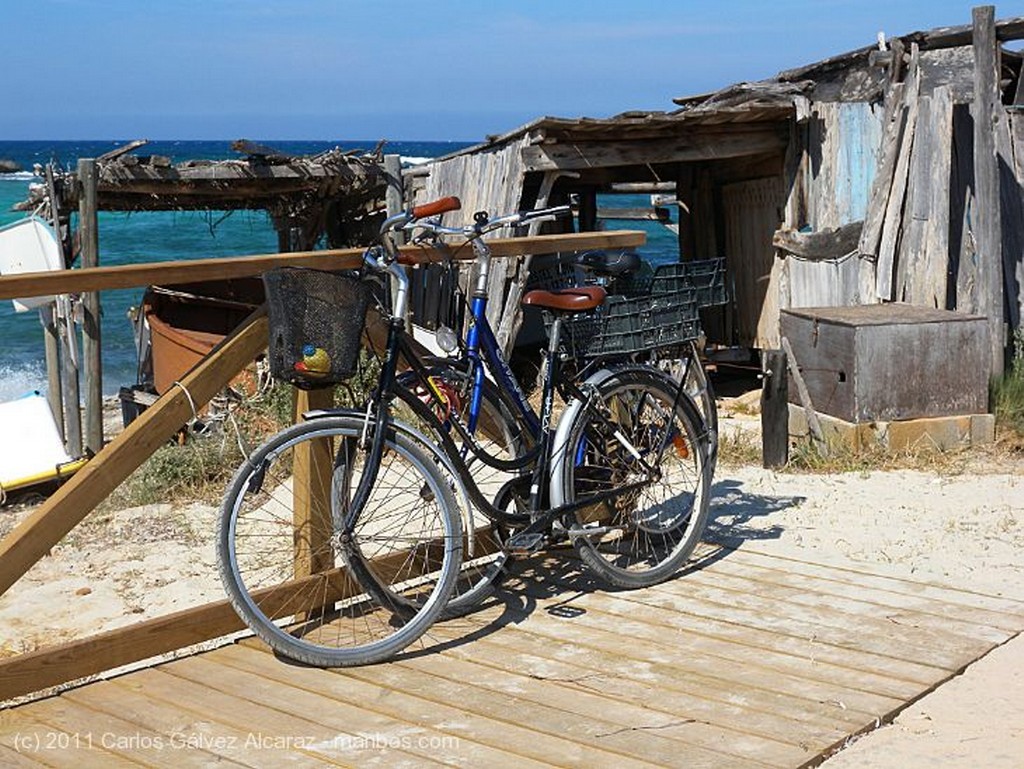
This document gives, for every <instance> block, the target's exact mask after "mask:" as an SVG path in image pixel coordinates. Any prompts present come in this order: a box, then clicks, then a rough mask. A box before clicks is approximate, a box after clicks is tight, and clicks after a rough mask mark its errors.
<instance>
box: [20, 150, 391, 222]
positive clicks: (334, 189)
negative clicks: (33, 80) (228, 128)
mask: <svg viewBox="0 0 1024 769" xmlns="http://www.w3.org/2000/svg"><path fill="white" fill-rule="evenodd" d="M145 144H146V142H145V141H144V140H140V141H136V142H131V143H130V144H127V145H125V146H124V147H119V148H118V149H116V150H114V151H113V152H109V153H107V154H106V155H103V156H101V157H99V158H97V159H96V166H97V175H98V181H97V208H98V209H99V210H103V211H167V210H211V209H212V210H222V211H230V210H236V209H267V210H270V211H272V212H275V211H278V210H284V209H287V208H289V207H295V206H299V207H302V206H305V205H308V204H309V203H313V202H320V203H325V202H327V201H329V200H332V199H335V198H345V199H348V200H352V199H362V198H371V197H374V196H377V195H378V194H380V193H381V190H382V189H383V187H384V185H385V183H386V181H385V176H384V172H383V169H382V168H381V165H380V159H381V158H380V157H379V154H377V153H375V154H369V155H368V154H354V153H351V152H344V151H342V150H341V149H338V148H335V149H332V150H328V151H326V152H322V153H320V154H317V155H312V156H290V155H283V154H281V153H280V152H278V151H276V150H273V149H270V148H267V147H262V146H260V145H256V144H252V143H251V142H246V141H237V142H234V143H233V144H232V148H233V149H235V150H236V151H237V152H239V153H241V154H243V157H241V158H238V159H232V160H186V161H183V162H181V163H177V164H172V163H171V161H170V159H169V158H166V157H162V156H159V155H151V156H145V155H137V154H135V152H134V151H135V150H137V149H139V148H141V147H143V146H144V145H145ZM75 178H76V175H75V173H74V172H60V171H57V172H56V178H55V181H56V183H57V186H58V187H59V189H60V197H61V204H62V207H63V208H65V209H67V208H75V207H77V205H78V195H79V194H80V185H78V184H76V183H74V182H75ZM46 196H47V190H46V187H45V185H36V186H34V187H33V188H32V190H31V191H30V197H29V199H28V200H27V201H25V202H24V203H22V204H20V205H19V208H22V209H26V210H31V209H34V208H35V207H36V206H38V205H39V204H40V203H41V202H43V201H44V200H45V199H46Z"/></svg>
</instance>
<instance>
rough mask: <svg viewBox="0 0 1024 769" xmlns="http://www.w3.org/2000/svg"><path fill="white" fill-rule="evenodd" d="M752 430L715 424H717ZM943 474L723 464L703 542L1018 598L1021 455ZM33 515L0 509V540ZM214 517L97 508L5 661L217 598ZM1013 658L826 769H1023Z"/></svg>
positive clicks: (16, 628)
mask: <svg viewBox="0 0 1024 769" xmlns="http://www.w3.org/2000/svg"><path fill="white" fill-rule="evenodd" d="M751 424H755V425H756V419H755V420H754V421H753V423H751V422H750V421H749V419H748V421H747V422H744V420H743V418H742V417H739V416H735V417H732V416H728V413H727V415H726V416H725V418H724V419H723V426H724V427H725V428H726V429H737V426H739V428H744V427H750V425H751ZM943 468H944V470H943V472H942V473H938V472H935V471H927V470H924V471H922V470H898V471H872V472H867V473H841V474H833V475H808V474H797V473H790V472H774V471H769V470H763V469H761V468H759V467H750V466H744V467H738V466H722V467H721V468H720V469H719V472H718V474H717V477H716V482H715V487H714V491H715V495H714V498H713V502H712V511H711V523H710V526H709V536H710V537H712V538H728V539H735V538H740V539H745V540H750V539H757V540H759V541H761V542H762V543H770V545H771V549H772V552H780V553H793V554H796V555H799V556H801V557H804V558H806V559H807V560H816V561H819V562H831V561H837V562H844V563H850V562H852V563H855V564H863V565H869V566H870V567H871V568H872V569H875V570H880V571H884V572H886V573H891V574H894V575H899V576H905V577H909V578H914V579H919V580H922V581H930V582H936V583H940V584H944V585H952V586H955V587H960V588H965V589H969V590H973V591H978V592H983V593H989V594H992V595H998V596H1008V597H1013V598H1018V599H1021V600H1024V557H1022V556H1021V553H1022V550H1024V459H1017V460H1014V459H1013V458H1012V457H1006V456H1002V457H998V456H997V455H988V454H974V455H970V456H968V457H967V458H966V459H965V460H964V464H963V467H962V468H959V469H958V470H955V471H954V472H953V473H952V474H951V472H950V469H949V463H943ZM32 509H33V508H32V507H31V506H27V507H22V508H14V509H11V508H2V509H0V534H3V533H6V532H7V531H9V530H10V529H11V528H13V526H14V525H15V524H16V523H17V522H18V521H19V520H21V519H22V518H24V517H26V516H27V515H29V514H30V513H31V510H32ZM216 515H217V511H216V509H215V508H214V507H212V506H209V505H201V504H191V505H187V506H181V507H174V506H171V505H168V504H162V505H151V506H147V507H142V508H132V509H128V510H121V511H118V512H116V513H93V514H92V515H90V516H89V517H88V518H87V519H86V521H85V522H84V523H83V524H82V525H81V526H79V527H78V528H77V529H75V530H74V531H73V532H72V533H71V534H70V535H69V537H67V538H66V539H65V541H64V542H62V543H61V544H59V545H58V546H56V547H55V548H54V549H53V550H52V551H51V553H50V554H49V555H48V556H47V557H45V558H43V559H42V560H41V561H40V562H39V563H38V564H36V565H35V566H34V567H33V568H32V569H31V570H30V571H29V572H28V573H27V574H26V575H25V576H24V577H23V578H22V579H21V580H19V581H18V582H17V583H15V585H14V586H13V587H12V588H11V589H10V590H9V591H8V592H7V593H6V594H4V595H3V596H0V656H11V655H14V654H18V653H21V652H25V651H31V650H34V649H36V648H39V647H41V646H44V645H47V644H50V643H54V642H58V641H62V640H70V639H73V638H81V637H85V636H87V635H91V634H94V633H97V632H100V631H103V630H109V629H112V628H115V627H118V626H121V625H125V624H130V623H133V622H137V621H139V620H141V619H147V618H153V617H158V616H161V615H164V614H167V613H170V612H173V611H177V610H180V609H184V608H187V607H189V606H193V605H196V604H198V603H202V602H206V601H211V600H219V599H221V598H223V591H222V588H221V585H220V581H219V578H218V576H217V570H216V563H215V557H214V550H213V538H214V530H215V521H216ZM1022 660H1024V639H1021V638H1020V637H1018V638H1015V639H1013V640H1011V641H1010V642H1009V643H1007V644H1006V645H1004V646H1002V647H1000V648H998V649H996V650H995V651H993V652H991V653H990V654H989V655H987V656H986V657H985V658H983V659H982V660H980V661H978V662H976V663H975V664H973V665H972V666H970V667H969V668H968V669H967V670H966V671H965V672H964V674H963V675H961V676H959V677H957V678H955V679H953V680H952V681H950V682H948V683H946V684H944V685H943V686H941V687H939V688H938V689H937V690H936V691H935V692H933V693H932V694H931V695H929V696H927V697H925V698H923V699H921V700H919V701H917V702H915V703H912V704H911V705H909V706H908V707H907V708H906V709H905V710H904V711H903V712H902V713H901V714H900V715H899V716H898V717H897V718H896V720H895V722H894V723H893V724H891V725H887V726H883V727H881V728H880V729H877V730H875V731H874V732H872V733H870V734H868V735H866V736H863V737H861V738H859V739H857V740H855V741H853V742H852V743H851V744H850V745H849V746H847V747H846V748H844V749H843V750H842V751H840V752H839V753H838V754H836V755H835V756H834V757H832V758H830V759H828V761H827V762H826V763H825V766H826V767H827V769H836V768H839V769H841V768H843V767H901V768H911V769H913V768H914V767H931V766H941V767H972V769H973V768H974V767H977V766H985V767H987V768H989V769H992V768H997V769H998V768H1001V767H1006V769H1011V767H1012V768H1013V769H1016V768H1017V767H1020V766H1024V685H1022V684H1024V681H1022V680H1021V678H1022V672H1021V671H1022V670H1024V661H1022Z"/></svg>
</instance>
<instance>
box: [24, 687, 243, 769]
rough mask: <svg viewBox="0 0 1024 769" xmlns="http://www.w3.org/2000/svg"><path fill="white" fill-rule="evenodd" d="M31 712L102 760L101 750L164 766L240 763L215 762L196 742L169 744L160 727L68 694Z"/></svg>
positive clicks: (44, 703)
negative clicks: (142, 723)
mask: <svg viewBox="0 0 1024 769" xmlns="http://www.w3.org/2000/svg"><path fill="white" fill-rule="evenodd" d="M33 713H34V715H35V716H36V717H37V718H39V719H41V720H44V721H46V723H48V724H49V725H50V726H51V727H52V728H53V729H58V730H60V731H62V732H65V733H67V734H72V735H75V737H76V740H77V742H78V743H79V744H80V745H83V746H82V749H81V750H83V751H89V752H92V751H96V752H98V753H99V754H100V755H101V756H103V758H102V759H101V760H102V761H105V756H104V754H106V753H110V754H114V755H116V756H119V757H120V758H122V759H125V760H126V761H128V762H129V763H133V762H137V763H139V764H141V765H143V766H154V767H168V769H178V767H188V766H197V767H199V766H210V765H211V764H212V763H215V762H216V763H219V764H221V765H222V766H240V764H237V763H236V762H219V761H218V757H217V756H216V755H215V754H213V753H209V752H207V751H205V750H201V749H199V747H198V746H197V747H196V749H193V747H191V746H188V745H173V744H172V743H171V740H170V739H169V738H168V736H167V735H165V734H163V733H162V732H161V731H158V730H155V729H147V728H143V727H140V726H139V725H138V724H134V723H132V722H130V721H127V720H125V719H123V718H119V717H118V716H116V715H113V714H111V713H104V712H102V711H97V710H94V709H92V708H89V707H88V706H86V704H83V703H81V702H79V701H77V699H76V698H75V697H72V696H61V697H51V698H49V699H45V700H43V701H41V702H40V703H39V704H38V707H36V708H35V709H33ZM122 713H123V711H122Z"/></svg>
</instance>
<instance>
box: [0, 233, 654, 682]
mask: <svg viewBox="0 0 1024 769" xmlns="http://www.w3.org/2000/svg"><path fill="white" fill-rule="evenodd" d="M644 242H645V235H644V233H642V232H636V231H628V230H627V231H615V232H607V233H579V234H569V235H542V236H537V237H531V238H512V239H503V240H495V241H492V242H491V248H492V251H493V253H494V254H495V255H496V256H515V255H524V254H529V253H551V252H556V251H578V250H585V249H590V248H631V247H635V246H640V245H643V243H644ZM402 253H403V255H404V256H405V257H406V259H407V260H408V261H410V262H430V261H438V260H439V259H440V258H442V257H440V256H438V255H437V253H436V252H430V251H426V250H424V249H420V248H414V247H404V248H403V249H402ZM361 254H362V251H361V250H357V249H347V250H339V251H312V252H304V253H288V254H266V255H258V256H246V257H236V258H226V259H202V260H193V261H186V262H159V263H151V264H139V265H127V266H122V267H95V268H90V269H80V270H67V271H64V272H59V273H27V274H23V275H10V276H5V277H0V299H11V298H15V297H27V296H40V295H47V294H60V293H69V292H75V293H78V292H84V291H100V290H106V289H115V288H132V287H140V286H145V285H148V284H150V283H160V284H162V285H173V284H174V283H181V282H194V281H200V280H214V279H226V278H236V277H244V276H249V275H259V274H261V273H262V272H264V271H266V270H267V269H270V268H272V267H278V266H282V265H291V266H303V267H316V268H320V269H345V268H351V267H356V266H358V265H359V264H360V263H361ZM457 258H472V257H471V249H463V250H462V251H461V252H459V256H458V257H457ZM266 344H267V320H266V315H265V313H264V311H263V309H262V308H261V309H260V310H258V311H256V312H255V313H253V315H252V316H250V317H249V318H248V319H247V320H246V321H245V322H244V323H243V324H242V325H241V326H239V328H237V329H236V330H235V331H234V332H233V333H232V334H230V335H229V336H228V337H226V338H225V339H224V340H223V341H222V342H221V343H220V344H219V345H217V346H216V347H215V348H214V349H213V350H212V351H211V352H210V354H209V355H207V356H206V357H205V358H204V359H203V360H202V361H200V362H199V363H198V364H197V365H196V367H195V368H193V369H192V370H191V371H190V372H189V373H188V374H187V375H185V376H184V377H183V378H182V380H181V383H180V386H178V387H173V388H171V389H170V390H168V391H167V392H166V393H164V395H162V396H161V397H160V398H159V399H158V400H157V401H156V403H154V404H153V405H152V406H150V407H149V408H147V409H146V410H145V411H144V412H142V414H140V415H139V417H138V418H136V419H135V420H134V421H133V422H132V423H131V424H130V425H129V426H128V427H127V428H125V430H124V432H122V433H121V434H120V435H118V436H116V437H115V438H114V439H113V440H112V441H111V442H110V443H108V444H107V445H106V446H104V447H103V448H102V449H101V450H100V451H99V452H98V453H97V454H96V456H95V457H93V458H92V459H91V460H90V461H89V462H88V463H87V464H86V466H85V467H84V468H83V469H81V470H79V471H78V472H77V473H76V474H75V475H74V476H72V477H71V478H70V479H69V480H68V481H67V482H66V483H65V484H64V485H63V486H61V487H60V488H59V489H57V491H56V492H54V494H53V495H52V496H51V497H50V498H49V499H47V500H46V501H45V502H44V503H43V504H42V505H40V506H39V508H37V509H36V510H35V511H34V512H33V513H32V514H31V515H30V516H29V517H28V518H26V519H25V520H24V521H22V522H21V523H20V524H19V525H18V526H17V527H16V528H15V529H14V530H13V531H11V532H10V533H9V534H8V535H7V536H6V537H5V538H4V539H3V540H2V541H0V594H2V593H5V592H6V591H7V590H8V589H9V588H10V587H11V586H12V585H13V584H14V583H15V582H17V581H18V580H19V579H20V578H21V577H22V576H23V575H24V574H25V572H27V571H28V570H29V569H30V568H31V567H32V565H33V564H35V563H36V562H37V561H38V560H39V559H40V558H42V557H43V556H44V555H46V553H47V552H49V550H50V549H51V548H52V547H53V546H54V545H56V544H57V543H58V542H60V540H61V539H62V538H63V537H64V536H65V535H66V534H67V533H68V532H69V531H71V530H72V529H73V528H74V527H75V526H76V525H78V523H80V522H81V521H82V520H83V519H84V518H85V517H86V515H88V514H89V513H90V512H91V511H92V510H93V509H95V507H96V506H97V505H98V504H99V503H100V502H102V501H103V500H104V499H106V498H107V496H109V494H110V493H111V492H112V491H113V490H114V489H115V488H116V487H117V486H118V485H120V484H121V483H122V482H123V481H124V480H125V479H126V478H127V477H128V475H129V474H131V473H132V472H133V471H134V470H135V469H136V468H138V467H139V466H140V465H142V463H143V462H145V461H146V459H148V458H149V457H150V455H151V454H152V453H153V452H154V451H156V449H157V448H159V447H160V446H161V445H163V444H164V443H165V442H166V441H167V440H168V439H170V438H171V437H172V436H173V435H174V434H175V432H177V430H178V429H179V428H180V427H181V426H182V425H183V424H185V423H186V422H187V421H188V419H189V418H190V417H191V416H192V415H193V408H194V407H195V408H199V407H201V406H203V405H205V404H206V403H207V402H208V401H209V400H210V399H211V398H212V397H213V396H214V395H216V394H217V393H218V392H220V391H221V390H222V389H223V387H224V386H225V385H226V384H227V383H228V382H229V381H230V380H231V379H232V378H234V377H235V376H236V375H237V374H238V372H239V371H241V370H242V369H243V368H244V367H245V366H247V365H248V364H249V363H250V362H251V361H252V360H253V359H254V358H256V356H257V355H259V354H260V353H261V352H262V351H263V350H264V349H265V348H266ZM308 397H309V396H308V395H307V394H306V393H300V395H299V399H300V400H299V402H298V403H297V404H296V407H297V409H296V410H297V413H301V411H303V410H305V409H306V408H308V407H309V401H308ZM314 397H315V396H314ZM242 628H243V626H242V623H241V622H240V621H239V620H238V618H237V617H236V616H235V615H234V612H233V610H232V609H231V607H230V605H229V604H228V603H227V602H226V601H218V602H214V603H209V604H205V605H201V606H196V607H194V608H191V609H187V610H185V611H181V612H177V613H175V614H172V615H168V616H166V617H158V618H156V619H152V620H147V621H145V622H142V623H137V624H135V625H129V626H127V627H124V628H119V629H117V630H112V631H109V632H106V633H101V634H99V635H96V636H92V637H90V638H85V639H82V640H78V641H72V642H70V643H67V644H62V645H60V646H55V647H52V648H47V649H42V650H39V651H35V652H31V653H28V654H23V655H20V656H18V657H12V658H10V659H7V660H3V661H2V662H0V701H3V700H8V699H11V698H13V697H17V696H20V695H23V694H28V693H31V692H36V691H39V690H41V689H44V688H47V687H51V686H55V685H58V684H62V683H66V682H68V681H72V680H75V679H78V678H81V677H83V676H88V675H94V674H96V673H100V672H103V671H106V670H111V669H113V668H116V667H120V666H122V665H127V664H130V663H134V662H138V661H141V660H145V659H148V658H150V657H154V656H156V655H159V654H164V653H167V652H171V651H174V650H177V649H181V648H184V647H187V646H192V645H194V644H198V643H202V642H204V641H208V640H211V639H214V638H218V637H220V636H223V635H225V634H228V633H231V632H234V631H236V630H240V629H242Z"/></svg>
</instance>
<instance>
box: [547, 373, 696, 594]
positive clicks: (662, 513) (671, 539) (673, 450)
mask: <svg viewBox="0 0 1024 769" xmlns="http://www.w3.org/2000/svg"><path fill="white" fill-rule="evenodd" d="M590 383H591V384H592V385H593V386H595V387H596V397H595V398H594V399H592V403H591V405H589V406H585V405H583V404H580V403H574V404H572V405H571V406H570V408H569V409H568V410H567V415H566V417H565V418H566V419H569V420H570V421H569V422H567V423H566V425H565V427H567V429H563V426H562V425H560V427H559V431H558V436H557V438H556V444H555V446H556V450H557V451H558V456H556V457H555V458H554V463H553V468H552V480H551V502H552V506H555V507H557V506H560V505H564V504H569V503H578V502H582V501H585V500H586V499H587V498H588V497H591V496H594V495H605V496H604V498H603V499H601V500H599V501H595V503H594V504H591V505H586V506H583V507H581V508H580V509H578V510H576V511H575V513H572V514H570V515H569V516H567V517H568V518H570V520H569V521H567V523H568V526H569V535H570V538H571V540H572V542H573V545H574V546H575V548H576V550H577V551H578V552H579V555H580V558H581V559H582V560H583V562H584V563H585V564H586V565H587V566H588V567H589V568H590V569H592V570H593V571H594V572H595V573H597V574H598V575H599V576H601V577H602V578H604V579H605V580H607V581H608V582H610V583H611V584H613V585H617V586H619V587H627V588H635V587H644V586H647V585H652V584H656V583H658V582H662V581H664V580H666V579H668V578H669V577H671V576H672V575H673V574H675V573H676V572H677V571H678V570H679V568H680V567H681V566H682V565H683V564H684V563H685V562H686V560H687V559H688V558H689V556H690V554H691V553H692V552H693V550H694V548H695V547H696V546H697V543H698V542H699V541H700V536H701V533H702V532H703V530H704V525H705V521H706V519H707V513H708V498H709V486H710V477H709V474H708V464H707V455H706V448H705V445H704V441H703V440H702V436H701V429H700V428H701V425H702V420H701V419H700V417H699V415H698V414H697V412H696V409H695V408H694V406H693V404H692V403H691V401H690V399H689V398H688V397H687V396H686V395H685V393H684V394H681V395H679V394H678V389H679V385H678V384H677V383H675V382H674V381H672V379H671V378H669V377H667V376H666V375H664V374H663V373H661V372H660V371H657V370H655V369H652V368H649V367H630V368H625V369H622V370H618V371H605V372H600V373H599V374H597V375H595V376H594V377H592V378H591V380H590ZM559 447H561V448H559ZM634 452H635V454H634ZM648 468H650V472H649V471H648ZM629 486H635V488H633V489H632V490H629V491H624V492H621V493H616V490H618V489H622V488H624V487H629Z"/></svg>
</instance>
